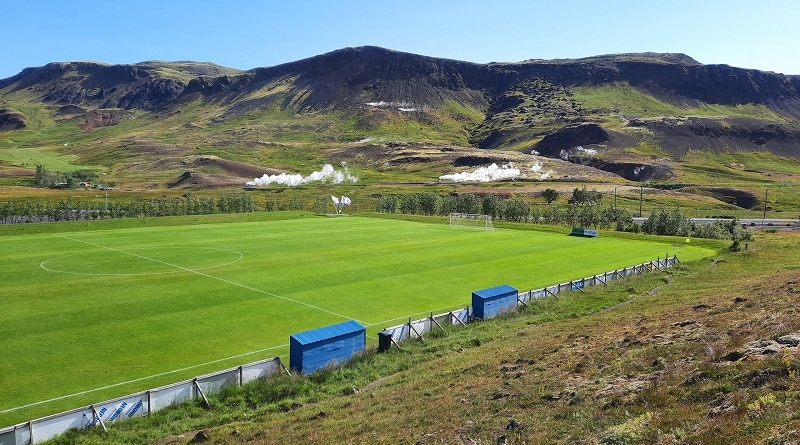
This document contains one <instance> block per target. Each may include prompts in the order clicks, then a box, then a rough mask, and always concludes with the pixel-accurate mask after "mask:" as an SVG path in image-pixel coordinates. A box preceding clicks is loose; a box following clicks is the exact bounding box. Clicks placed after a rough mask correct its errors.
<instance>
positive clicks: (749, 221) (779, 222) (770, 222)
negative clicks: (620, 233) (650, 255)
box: [633, 217, 800, 228]
mask: <svg viewBox="0 0 800 445" xmlns="http://www.w3.org/2000/svg"><path fill="white" fill-rule="evenodd" d="M688 219H689V221H691V222H693V223H695V224H711V223H713V222H714V221H730V218H688ZM646 220H647V218H639V217H635V218H633V222H635V223H636V224H642V223H643V222H645V221H646ZM739 223H740V224H741V225H742V226H745V227H756V228H763V227H767V228H772V227H774V228H784V227H798V226H800V223H798V220H796V219H781V218H766V219H762V218H739Z"/></svg>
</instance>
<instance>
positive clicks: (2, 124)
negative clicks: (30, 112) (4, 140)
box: [0, 108, 27, 131]
mask: <svg viewBox="0 0 800 445" xmlns="http://www.w3.org/2000/svg"><path fill="white" fill-rule="evenodd" d="M25 121H26V119H25V115H24V114H22V113H20V112H19V111H16V110H12V109H10V108H2V109H0V131H13V130H21V129H23V128H25V127H26V126H27V124H26V123H25Z"/></svg>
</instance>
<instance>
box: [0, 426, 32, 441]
mask: <svg viewBox="0 0 800 445" xmlns="http://www.w3.org/2000/svg"><path fill="white" fill-rule="evenodd" d="M29 443H31V428H30V424H28V423H21V424H19V425H16V426H12V427H8V428H3V429H2V430H0V445H22V444H29Z"/></svg>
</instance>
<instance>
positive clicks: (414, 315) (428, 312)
mask: <svg viewBox="0 0 800 445" xmlns="http://www.w3.org/2000/svg"><path fill="white" fill-rule="evenodd" d="M464 308H465V306H464V305H461V304H458V305H453V306H445V307H440V308H438V309H433V310H432V311H424V312H417V313H416V314H409V315H404V316H402V317H397V318H390V319H388V320H383V321H376V322H375V323H370V324H365V325H364V326H366V327H370V326H375V325H378V324H386V323H389V322H390V321H396V320H405V319H407V318H413V317H416V316H417V315H422V314H430V313H431V312H437V314H435V315H440V314H441V313H439V311H447V310H452V309H464ZM412 321H414V320H412Z"/></svg>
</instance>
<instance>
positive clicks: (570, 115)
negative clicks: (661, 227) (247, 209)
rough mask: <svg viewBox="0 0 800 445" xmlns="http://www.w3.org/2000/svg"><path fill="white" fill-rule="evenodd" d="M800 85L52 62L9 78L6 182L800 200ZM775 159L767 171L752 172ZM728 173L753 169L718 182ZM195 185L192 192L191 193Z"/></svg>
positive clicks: (682, 66)
mask: <svg viewBox="0 0 800 445" xmlns="http://www.w3.org/2000/svg"><path fill="white" fill-rule="evenodd" d="M799 85H800V78H798V76H784V75H781V74H775V73H766V72H760V71H756V70H744V69H740V68H733V67H728V66H724V65H702V64H700V63H698V62H696V61H694V60H693V59H691V58H690V57H688V56H685V55H681V54H656V53H644V54H622V55H609V56H596V57H591V58H586V59H577V60H550V61H542V60H529V61H525V62H520V63H502V64H500V63H495V64H475V63H469V62H462V61H455V60H447V59H437V58H430V57H424V56H418V55H414V54H408V53H401V52H396V51H390V50H385V49H382V48H375V47H360V48H345V49H342V50H337V51H333V52H331V53H327V54H323V55H319V56H315V57H311V58H308V59H304V60H299V61H296V62H291V63H287V64H283V65H278V66H274V67H265V68H256V69H253V70H250V71H237V70H232V69H228V68H225V67H220V66H217V65H213V64H210V63H196V62H161V61H151V62H142V63H138V64H133V65H106V64H100V63H93V62H71V63H53V64H49V65H46V66H44V67H38V68H28V69H26V70H24V71H22V72H21V73H20V74H18V75H16V76H13V77H11V78H8V79H3V80H0V121H4V120H3V119H5V121H7V122H8V125H5V126H3V127H2V128H0V130H2V131H0V186H2V185H4V184H5V185H25V181H26V179H25V170H24V169H30V170H28V171H32V169H33V168H34V167H35V166H36V165H44V166H45V167H46V168H48V169H51V170H66V169H69V168H74V169H84V168H92V169H94V170H95V171H96V172H97V173H106V176H105V177H104V178H105V181H106V182H107V183H113V184H114V185H115V187H117V188H120V189H124V190H130V191H133V192H137V193H138V192H139V191H142V190H163V191H164V192H165V193H168V194H169V193H173V192H174V193H183V192H181V191H182V190H183V191H184V192H185V190H186V189H187V188H191V189H206V190H207V189H220V188H228V189H230V188H241V187H242V186H243V185H244V183H245V182H246V181H250V180H252V179H253V177H254V175H253V173H255V172H260V174H264V173H269V174H278V173H287V174H297V173H300V174H304V175H306V174H309V173H311V172H312V171H315V170H318V169H319V168H320V167H321V166H322V164H324V163H331V164H334V165H339V164H340V163H342V162H346V163H348V164H349V166H350V167H351V168H353V169H356V170H358V171H359V173H360V175H359V180H360V185H364V186H369V187H372V186H376V185H384V184H395V185H398V186H402V187H404V188H406V189H408V190H410V191H413V190H414V189H416V188H419V187H424V186H426V184H430V183H434V182H436V181H437V180H438V178H439V177H440V176H442V175H446V174H451V173H454V172H460V171H465V170H468V169H474V168H477V167H480V166H488V165H490V164H491V163H497V164H498V165H502V164H506V163H508V162H514V163H515V164H517V165H521V166H522V169H523V171H524V174H522V175H521V176H520V177H519V179H522V180H525V181H527V183H526V184H525V185H524V186H521V187H520V186H517V187H519V188H517V189H516V190H515V192H516V193H533V194H536V193H538V192H540V191H541V190H542V189H544V188H547V187H548V186H549V185H550V184H546V185H543V184H542V179H541V178H540V174H532V173H527V171H528V170H529V169H531V168H532V167H534V166H536V165H537V163H539V164H540V165H542V164H546V169H545V170H542V172H547V171H550V174H549V175H548V177H547V179H546V181H545V182H551V183H552V182H555V183H556V184H558V183H563V182H567V183H570V182H581V183H584V184H589V183H591V184H597V187H598V188H606V189H607V188H608V187H607V186H605V185H604V184H614V185H618V184H632V185H639V184H643V185H647V186H650V185H658V183H673V184H674V183H681V184H685V185H692V186H710V185H711V184H715V185H722V183H724V186H725V187H728V188H733V189H737V190H742V191H743V192H744V193H750V194H753V195H756V196H761V195H763V192H764V190H765V189H767V188H775V187H781V190H782V191H789V192H790V193H792V194H796V192H797V190H796V185H797V183H798V172H800V167H799V166H798V162H797V159H798V158H800V152H798V146H799V144H800V142H798V141H800V123H798V122H799V121H798V119H800V111H798V110H800V94H798V86H799ZM4 113H5V114H4ZM3 116H5V118H3ZM537 152H539V153H540V155H535V154H532V153H537ZM696 152H703V153H707V156H705V157H704V162H705V163H706V165H705V167H707V168H706V169H698V168H696V166H694V165H693V161H692V159H694V158H695V156H694V155H693V153H696ZM731 156H733V157H735V158H738V157H739V156H741V157H743V158H746V159H747V162H738V161H734V162H727V161H728V159H730V158H731ZM770 156H772V157H770ZM775 156H777V160H778V161H777V162H771V164H772V165H771V166H770V168H769V169H763V168H760V167H758V168H753V167H751V164H761V165H763V164H764V163H763V162H762V161H760V158H761V157H765V158H766V159H774V157H775ZM218 160H219V161H218ZM226 161H231V162H237V163H239V164H244V165H246V166H247V167H246V168H238V167H237V168H234V167H232V166H231V164H228V163H226ZM732 166H733V167H732ZM731 168H733V169H734V170H737V169H738V170H740V171H743V174H740V175H728V174H726V176H724V177H721V176H720V174H719V173H718V172H720V171H724V172H726V173H727V172H728V170H730V169H731ZM20 169H23V170H20ZM642 172H644V173H642ZM260 174H259V175H255V176H260ZM186 175H194V177H193V180H192V181H189V182H186V181H180V178H182V177H186ZM4 178H9V179H4ZM564 188H565V189H566V188H568V187H564ZM672 189H674V187H673V188H672ZM268 190H269V192H274V193H277V192H282V191H284V189H283V188H279V187H271V188H269V189H268ZM683 191H684V192H685V193H683V194H682V195H679V196H680V197H679V198H676V199H679V200H680V201H681V202H682V204H681V205H682V206H685V207H697V206H699V205H700V202H702V201H704V200H705V196H708V195H709V194H710V195H715V193H705V194H698V193H697V189H696V188H685V189H684V190H683ZM16 193H17V194H23V195H24V194H26V192H25V191H24V190H22V191H20V190H18V191H17V192H16ZM290 193H293V192H292V191H290ZM30 194H34V193H33V192H30ZM716 195H719V194H716ZM789 201H794V200H789ZM749 202H750V203H751V204H752V206H754V207H758V206H759V205H761V204H762V203H760V202H757V201H755V202H754V201H752V200H751V201H749ZM730 204H731V203H730V202H726V201H725V199H720V200H718V202H717V205H719V206H722V207H725V206H727V205H730ZM739 207H740V208H741V209H743V210H746V208H745V207H742V206H739ZM772 208H773V209H775V210H784V211H791V210H792V209H791V207H790V206H788V205H777V203H776V205H773V206H772Z"/></svg>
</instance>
